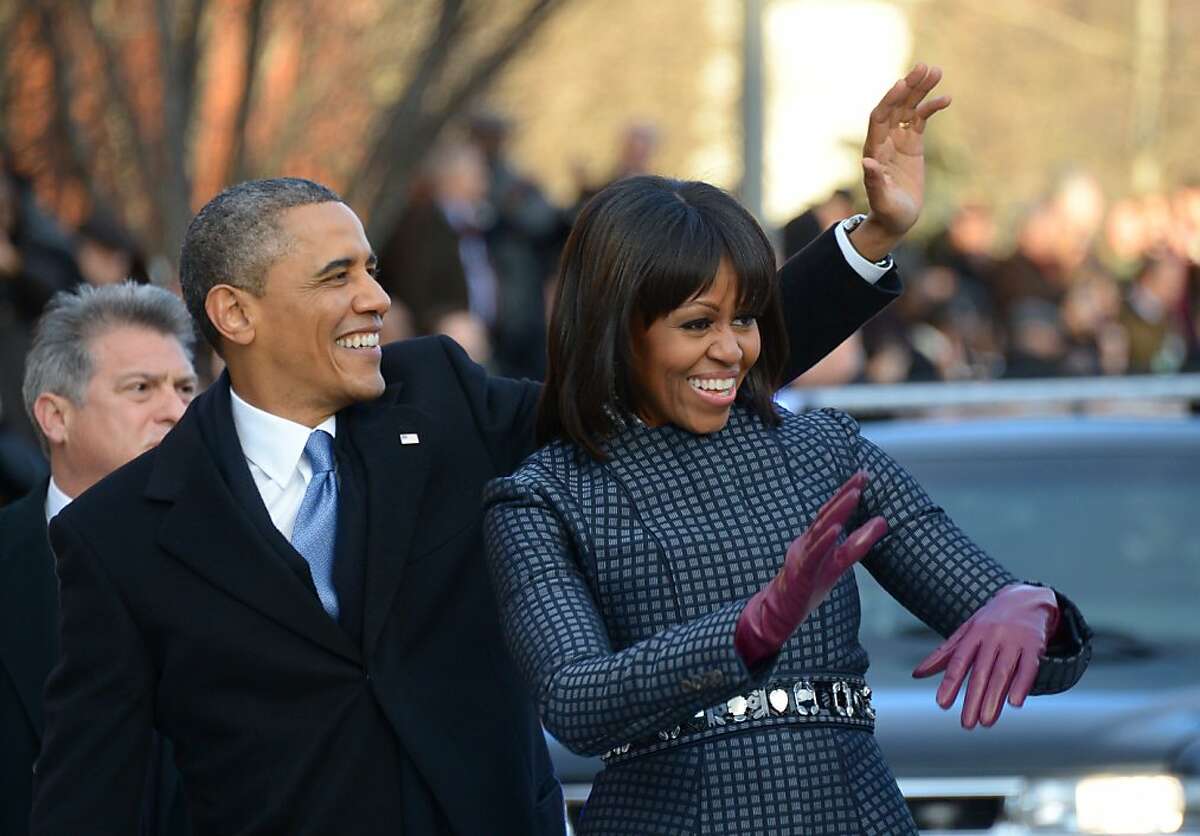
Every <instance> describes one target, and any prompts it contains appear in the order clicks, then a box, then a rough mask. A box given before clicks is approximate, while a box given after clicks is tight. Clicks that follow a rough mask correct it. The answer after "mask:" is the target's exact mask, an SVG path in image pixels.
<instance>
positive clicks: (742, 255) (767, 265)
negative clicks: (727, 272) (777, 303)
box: [724, 236, 778, 316]
mask: <svg viewBox="0 0 1200 836" xmlns="http://www.w3.org/2000/svg"><path fill="white" fill-rule="evenodd" d="M738 237H741V236H738ZM731 238H732V239H733V240H730V239H731ZM724 256H725V258H726V259H728V261H729V266H730V267H732V268H733V273H734V275H736V276H737V279H738V311H739V313H743V314H749V315H752V316H762V314H763V313H764V312H765V311H766V310H767V308H768V307H770V305H771V302H772V300H773V298H774V296H775V293H776V285H777V284H778V278H777V273H776V268H775V253H774V252H773V251H772V250H771V249H770V248H769V245H768V244H767V242H766V241H765V240H763V241H762V242H761V243H760V242H758V241H755V240H749V241H747V240H737V239H736V237H734V236H727V238H726V241H725V247H724Z"/></svg>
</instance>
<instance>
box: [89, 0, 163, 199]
mask: <svg viewBox="0 0 1200 836" xmlns="http://www.w3.org/2000/svg"><path fill="white" fill-rule="evenodd" d="M77 7H78V9H79V14H80V17H81V19H83V20H85V21H87V23H88V31H89V33H90V35H91V37H92V40H93V42H94V43H95V44H96V47H97V48H98V49H99V50H100V56H101V59H102V60H101V63H102V64H103V66H104V82H105V85H106V90H107V92H108V97H107V98H108V100H109V101H110V102H111V103H112V105H113V106H114V107H113V112H114V113H115V115H116V118H117V119H118V120H119V121H120V124H121V129H122V131H123V132H124V134H125V137H126V139H127V140H128V142H129V144H130V146H131V149H132V152H133V153H132V156H133V160H132V163H133V170H134V172H135V173H136V176H137V180H138V183H137V186H138V188H139V189H140V190H141V192H142V194H151V193H152V191H153V188H152V185H153V183H154V182H155V177H154V176H153V174H152V173H151V171H150V150H149V148H148V147H147V146H146V142H145V138H144V137H143V136H142V129H141V126H140V125H139V124H138V118H137V113H136V111H135V110H134V107H133V96H132V94H131V92H130V89H129V82H128V80H127V79H126V78H125V76H124V74H123V73H122V71H121V67H122V64H123V62H122V60H121V51H120V50H119V49H118V48H117V45H116V43H115V42H114V41H113V38H112V34H111V33H110V32H109V31H108V29H107V28H106V27H105V26H104V25H103V24H102V23H100V22H98V21H96V20H95V19H94V18H93V17H92V12H93V11H94V8H93V4H92V3H91V2H90V0H78V2H77ZM154 217H157V213H154Z"/></svg>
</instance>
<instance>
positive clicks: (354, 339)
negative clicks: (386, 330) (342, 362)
mask: <svg viewBox="0 0 1200 836" xmlns="http://www.w3.org/2000/svg"><path fill="white" fill-rule="evenodd" d="M334 342H335V343H337V344H338V345H340V346H341V347H342V348H374V347H375V346H377V345H379V333H378V332H374V331H372V332H370V333H365V334H350V335H349V336H346V337H338V338H337V339H336V340H334Z"/></svg>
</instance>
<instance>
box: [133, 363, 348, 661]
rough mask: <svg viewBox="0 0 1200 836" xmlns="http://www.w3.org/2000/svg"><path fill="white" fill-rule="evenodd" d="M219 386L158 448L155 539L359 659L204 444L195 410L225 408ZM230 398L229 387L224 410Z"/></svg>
mask: <svg viewBox="0 0 1200 836" xmlns="http://www.w3.org/2000/svg"><path fill="white" fill-rule="evenodd" d="M221 383H223V381H222V382H219V383H217V384H214V386H213V387H212V388H210V390H209V391H208V392H206V393H205V395H203V396H202V397H201V398H197V400H196V402H195V403H194V404H193V410H190V411H189V413H188V414H187V415H185V416H184V419H183V420H182V421H181V422H180V423H179V425H178V426H177V427H176V428H175V430H174V431H172V432H171V433H170V434H169V435H168V436H167V438H166V439H164V440H163V442H162V444H161V445H160V446H159V458H158V462H157V463H156V465H155V470H154V474H153V475H152V476H151V480H150V483H149V486H148V488H147V495H148V496H150V497H151V498H153V499H165V500H166V501H168V502H170V503H171V508H170V509H169V510H168V511H167V512H166V514H165V515H164V517H163V521H162V525H161V527H160V528H159V531H158V542H159V544H160V545H161V546H162V547H163V548H164V549H165V550H166V551H167V552H169V553H170V554H171V555H173V556H174V557H175V558H176V559H178V560H179V561H181V562H182V563H184V564H186V565H187V566H188V567H189V568H191V569H192V570H193V571H194V572H196V574H198V575H200V576H201V577H202V578H204V579H205V580H207V581H208V582H209V583H211V584H212V585H213V586H215V587H218V588H219V589H221V590H223V591H224V592H226V593H228V594H229V595H231V596H233V597H234V598H237V599H238V600H239V601H241V602H242V603H244V604H246V605H247V606H249V607H252V608H253V609H255V610H257V611H258V612H260V613H262V614H263V615H264V616H266V617H267V618H270V619H272V620H273V621H276V622H278V623H279V624H281V625H282V626H284V627H286V628H288V629H289V630H292V631H293V632H295V633H297V634H298V635H301V636H304V637H305V638H307V639H310V640H311V641H313V642H315V643H317V644H319V645H321V646H322V647H324V648H326V649H328V650H330V651H332V652H334V653H337V654H339V655H341V656H345V657H347V658H349V659H351V660H353V661H355V662H358V661H359V660H360V658H361V656H360V654H359V652H358V649H357V648H356V647H355V646H354V643H353V642H352V641H351V640H350V638H349V637H348V636H347V635H346V633H345V632H344V631H343V630H342V629H341V627H339V626H338V625H337V624H336V623H335V622H334V621H333V620H332V619H330V618H329V616H328V615H327V614H326V612H325V610H324V609H322V608H321V603H320V601H319V600H318V599H317V598H316V596H314V595H313V594H312V593H311V592H310V591H309V590H308V589H307V588H306V587H305V586H304V584H303V582H302V581H301V580H300V579H299V578H298V577H297V576H296V575H295V574H294V573H293V572H292V571H291V570H290V569H288V567H287V566H285V565H284V564H283V563H282V562H281V560H280V559H279V558H278V557H277V556H276V555H275V554H273V551H272V547H271V544H270V543H268V542H267V541H266V539H265V538H264V537H263V535H262V534H261V533H260V532H259V531H258V529H257V528H256V527H255V525H254V523H253V522H252V521H251V518H250V516H249V514H248V513H247V512H246V510H245V509H244V508H242V507H241V506H240V505H239V504H238V503H237V502H236V501H235V499H234V496H233V494H232V493H231V492H230V490H229V487H228V485H227V484H226V483H225V479H224V477H223V475H222V474H221V471H220V470H219V468H218V467H217V465H216V462H215V460H214V458H213V455H212V454H211V452H210V450H209V449H208V448H207V446H206V445H205V443H204V439H203V437H202V436H201V433H200V430H199V427H198V421H197V417H196V412H197V411H199V410H204V409H215V408H219V407H220V406H222V404H221V403H220V401H219V400H218V399H217V398H214V397H213V395H214V393H213V389H216V388H217V387H219V386H220V385H221ZM214 400H218V402H217V403H216V404H214V403H213V401H214ZM227 401H228V391H227V390H226V391H225V402H226V405H227ZM218 417H220V416H218ZM229 424H230V426H229V427H228V432H229V433H233V432H234V430H233V427H232V419H229ZM235 438H236V436H235ZM235 443H236V442H235Z"/></svg>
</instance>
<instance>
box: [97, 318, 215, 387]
mask: <svg viewBox="0 0 1200 836" xmlns="http://www.w3.org/2000/svg"><path fill="white" fill-rule="evenodd" d="M88 348H89V353H90V354H91V357H92V361H93V364H94V366H95V370H96V371H101V370H103V371H104V372H105V373H107V374H112V375H121V374H126V373H129V372H132V371H146V372H151V371H153V372H156V373H160V374H161V373H162V372H164V371H169V372H171V373H175V372H179V373H185V374H191V373H192V364H191V362H190V361H189V360H188V357H187V352H186V351H185V350H184V347H183V344H182V343H180V342H179V340H178V339H176V338H175V337H173V336H171V335H170V334H164V333H162V332H161V331H156V330H154V329H153V328H145V327H142V326H140V325H118V326H115V327H113V328H106V329H105V330H103V331H101V332H100V333H99V334H96V335H95V336H93V337H92V338H91V340H90V341H89V343H88Z"/></svg>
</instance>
